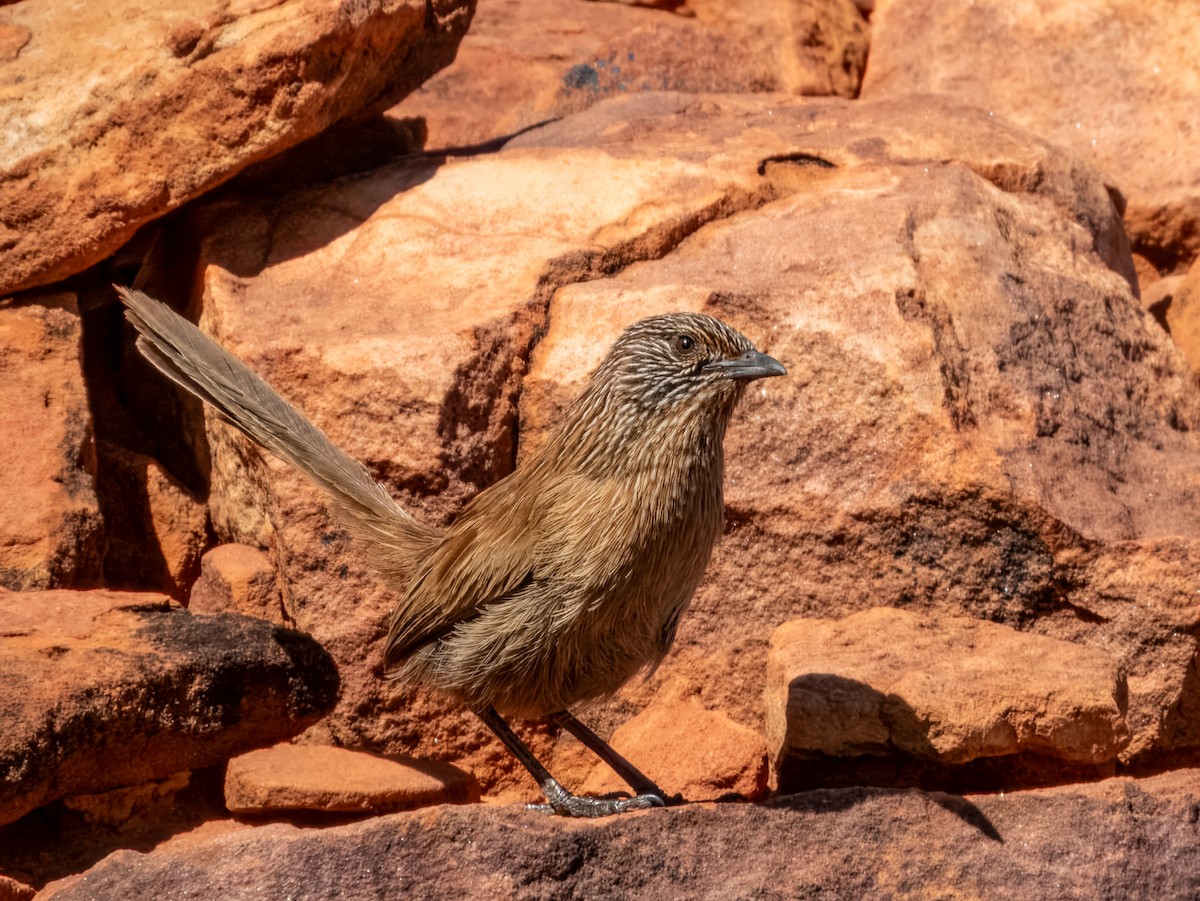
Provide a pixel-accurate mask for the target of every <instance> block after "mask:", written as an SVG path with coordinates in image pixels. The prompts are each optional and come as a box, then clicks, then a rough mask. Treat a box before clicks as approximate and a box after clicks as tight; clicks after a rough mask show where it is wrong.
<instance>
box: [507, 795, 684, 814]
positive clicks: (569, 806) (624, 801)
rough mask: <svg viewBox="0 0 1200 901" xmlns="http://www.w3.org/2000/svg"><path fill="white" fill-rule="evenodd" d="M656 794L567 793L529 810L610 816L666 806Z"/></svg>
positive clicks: (535, 805) (533, 805)
mask: <svg viewBox="0 0 1200 901" xmlns="http://www.w3.org/2000/svg"><path fill="white" fill-rule="evenodd" d="M666 806H667V805H666V802H665V801H663V799H662V798H660V797H659V796H658V795H651V794H645V795H635V796H634V797H632V798H585V797H580V796H578V795H567V796H566V797H561V798H556V799H555V800H554V801H552V802H550V803H548V804H530V805H529V809H530V810H540V811H542V812H543V813H553V814H557V815H558V816H560V817H588V818H594V817H610V816H613V815H614V814H618V813H627V812H629V811H631V810H649V809H650V808H651V807H666Z"/></svg>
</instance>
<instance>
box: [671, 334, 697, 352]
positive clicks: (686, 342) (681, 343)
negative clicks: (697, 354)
mask: <svg viewBox="0 0 1200 901" xmlns="http://www.w3.org/2000/svg"><path fill="white" fill-rule="evenodd" d="M671 346H672V347H674V348H675V352H676V353H678V354H685V353H687V352H688V351H689V350H691V349H692V348H693V347H695V346H696V339H695V338H693V337H692V336H691V335H676V336H675V340H674V342H672V345H671Z"/></svg>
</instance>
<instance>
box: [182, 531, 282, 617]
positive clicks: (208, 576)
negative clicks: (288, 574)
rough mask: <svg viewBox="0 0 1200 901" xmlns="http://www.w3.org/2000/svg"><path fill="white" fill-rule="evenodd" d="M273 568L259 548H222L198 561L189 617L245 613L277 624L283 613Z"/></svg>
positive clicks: (190, 596) (190, 599) (226, 545)
mask: <svg viewBox="0 0 1200 901" xmlns="http://www.w3.org/2000/svg"><path fill="white" fill-rule="evenodd" d="M281 603H282V602H281V599H280V595H279V586H278V585H277V584H276V582H275V567H274V566H272V565H271V560H270V558H268V557H267V555H266V554H264V553H263V552H262V551H260V550H259V549H258V548H254V547H250V546H248V545H245V544H222V545H218V546H217V547H215V548H213V549H212V550H211V551H209V552H208V553H207V554H205V555H204V556H203V557H202V558H200V577H199V578H198V579H197V580H196V581H195V582H194V583H193V584H192V591H191V594H190V595H189V596H188V610H190V611H191V612H192V613H244V614H245V615H246V616H254V617H257V618H259V619H266V620H270V621H271V622H280V621H281V620H282V618H283V609H282V606H281Z"/></svg>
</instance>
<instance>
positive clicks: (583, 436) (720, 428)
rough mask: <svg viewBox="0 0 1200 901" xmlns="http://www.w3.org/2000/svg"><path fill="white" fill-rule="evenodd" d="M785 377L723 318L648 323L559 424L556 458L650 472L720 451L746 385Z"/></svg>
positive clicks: (625, 335)
mask: <svg viewBox="0 0 1200 901" xmlns="http://www.w3.org/2000/svg"><path fill="white" fill-rule="evenodd" d="M786 374H787V370H786V369H784V367H783V364H781V363H780V362H779V361H778V360H776V359H774V358H773V357H769V356H767V355H766V354H764V353H760V352H759V351H758V350H756V349H755V347H754V345H753V344H751V343H750V341H749V339H747V338H746V337H745V336H744V335H742V334H741V333H739V332H738V331H736V330H735V329H732V328H730V327H729V326H728V325H726V324H725V323H723V322H721V321H720V320H719V319H714V318H713V317H711V316H704V315H701V314H699V313H668V314H666V315H662V316H652V317H650V318H648V319H643V320H641V321H640V322H635V323H634V324H633V325H631V326H629V327H628V328H627V329H625V331H624V332H622V333H621V336H620V337H619V338H618V339H617V340H616V342H615V343H614V344H613V346H612V347H611V348H610V349H609V351H608V354H607V355H606V356H605V357H604V360H603V361H602V362H601V363H600V365H599V366H598V367H596V371H595V372H593V373H592V376H591V379H590V380H589V382H588V385H587V387H586V388H585V389H584V391H583V393H582V394H581V395H580V396H579V398H578V399H577V400H576V401H575V404H574V405H573V406H572V408H571V410H570V412H569V413H568V414H567V417H566V419H565V420H564V421H563V423H561V424H560V427H559V430H558V432H557V439H556V441H554V442H552V445H553V449H552V452H551V455H552V456H555V457H557V456H560V455H564V454H565V455H567V456H569V457H572V458H574V459H576V460H577V461H580V462H581V463H582V464H584V465H590V464H592V463H597V464H603V465H606V466H613V465H620V462H619V461H621V460H625V461H627V462H630V463H631V464H636V465H638V466H644V465H646V463H647V457H651V458H652V457H653V456H654V455H655V454H662V453H665V454H671V453H675V452H679V451H680V450H681V449H682V448H686V447H693V448H695V447H699V446H704V447H709V448H713V449H714V450H716V449H718V448H719V445H720V442H721V439H722V437H723V436H724V432H725V425H726V423H728V421H729V416H730V414H731V413H732V412H733V408H734V406H735V405H736V404H737V401H738V398H740V397H741V395H742V392H743V391H744V390H745V387H746V385H747V384H748V383H749V382H751V381H754V380H755V379H761V378H766V377H768V376H773V375H786ZM717 452H719V450H718V451H717Z"/></svg>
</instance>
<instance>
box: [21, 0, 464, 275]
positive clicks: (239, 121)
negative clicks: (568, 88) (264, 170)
mask: <svg viewBox="0 0 1200 901" xmlns="http://www.w3.org/2000/svg"><path fill="white" fill-rule="evenodd" d="M473 10H474V2H473V0H445V2H438V3H434V4H430V3H425V2H422V0H365V2H359V3H352V4H346V3H343V2H340V0H243V2H234V3H228V2H218V0H166V2H162V3H155V4H152V5H146V4H142V3H132V2H116V3H107V4H104V5H103V6H102V7H101V6H89V7H87V8H86V9H82V8H80V7H77V6H72V5H70V4H64V3H58V2H55V0H27V2H23V3H18V4H13V5H9V6H5V7H4V8H3V10H0V34H3V36H4V40H3V41H2V42H0V295H3V294H7V293H9V292H11V291H17V290H20V289H22V288H28V287H31V286H34V285H41V284H47V283H50V282H53V281H57V280H59V279H61V278H64V277H66V276H68V275H71V274H72V273H75V272H79V271H80V270H82V269H85V268H86V267H88V266H90V265H92V264H93V263H96V262H98V261H99V260H101V259H103V258H104V257H106V256H108V255H109V254H111V253H112V252H113V251H114V250H116V249H117V248H118V247H120V246H121V244H123V243H124V242H125V241H126V240H128V239H129V237H130V236H131V235H132V234H133V233H134V232H135V231H136V230H137V229H138V227H139V226H141V225H143V224H144V223H146V222H148V221H150V220H152V219H155V218H157V217H159V216H161V215H163V214H164V213H167V212H169V211H170V210H172V209H175V208H176V207H178V206H180V205H181V204H182V203H184V202H186V201H187V200H189V199H191V198H193V197H195V196H197V195H198V194H201V193H203V192H204V191H206V190H208V189H210V188H212V187H214V186H216V185H218V184H220V183H221V182H223V181H226V180H227V179H229V178H231V177H232V176H234V175H235V174H237V173H238V172H239V171H241V170H242V169H244V168H245V167H246V166H248V165H250V164H251V163H253V162H256V161H258V160H261V159H264V158H266V157H269V156H272V155H274V154H276V153H278V152H280V151H282V150H284V149H286V148H288V147H291V146H293V145H295V144H297V143H299V142H300V141H303V140H304V139H305V138H309V137H312V136H313V135H315V134H317V133H318V132H319V131H321V130H322V129H323V128H325V127H326V126H328V125H330V124H332V123H334V122H337V121H339V120H341V119H343V118H346V117H348V116H353V115H356V114H360V113H366V112H370V111H371V110H378V109H382V108H384V107H386V106H387V105H389V104H392V103H395V102H396V101H397V100H399V99H400V98H401V97H403V96H404V95H405V94H407V93H408V92H410V91H412V90H413V89H414V88H415V87H416V86H417V85H419V84H420V83H421V82H423V81H424V80H425V79H426V78H428V77H429V76H430V75H432V74H433V73H434V72H436V71H437V70H438V69H440V68H441V67H442V66H444V65H446V64H447V63H448V62H449V61H450V60H452V59H453V58H454V51H455V48H456V47H457V45H458V41H459V39H460V38H461V37H462V35H463V33H464V32H465V31H466V28H467V24H468V23H469V21H470V18H471V14H472V12H473Z"/></svg>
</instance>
